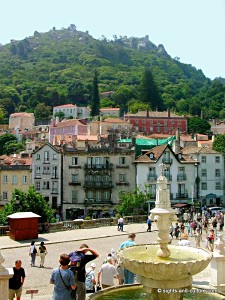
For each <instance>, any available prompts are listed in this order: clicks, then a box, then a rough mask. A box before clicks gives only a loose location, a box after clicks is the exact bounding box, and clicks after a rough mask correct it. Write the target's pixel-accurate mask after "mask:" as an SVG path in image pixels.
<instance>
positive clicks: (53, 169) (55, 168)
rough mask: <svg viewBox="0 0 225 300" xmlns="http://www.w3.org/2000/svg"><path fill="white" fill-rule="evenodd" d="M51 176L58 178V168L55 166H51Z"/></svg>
mask: <svg viewBox="0 0 225 300" xmlns="http://www.w3.org/2000/svg"><path fill="white" fill-rule="evenodd" d="M52 178H58V168H57V166H53V167H52Z"/></svg>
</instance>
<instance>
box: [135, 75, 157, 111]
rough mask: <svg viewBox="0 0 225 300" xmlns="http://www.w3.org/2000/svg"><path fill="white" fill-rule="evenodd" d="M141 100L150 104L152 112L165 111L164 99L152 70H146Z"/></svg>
mask: <svg viewBox="0 0 225 300" xmlns="http://www.w3.org/2000/svg"><path fill="white" fill-rule="evenodd" d="M139 96H140V100H141V101H142V102H144V103H148V104H149V105H150V107H151V109H152V110H155V109H158V110H163V102H162V98H161V96H160V94H159V91H158V88H157V85H156V83H155V80H154V77H153V75H152V72H151V70H150V69H145V71H144V73H143V77H142V81H141V86H140V95H139Z"/></svg>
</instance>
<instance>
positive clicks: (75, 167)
mask: <svg viewBox="0 0 225 300" xmlns="http://www.w3.org/2000/svg"><path fill="white" fill-rule="evenodd" d="M69 169H81V165H70V166H69Z"/></svg>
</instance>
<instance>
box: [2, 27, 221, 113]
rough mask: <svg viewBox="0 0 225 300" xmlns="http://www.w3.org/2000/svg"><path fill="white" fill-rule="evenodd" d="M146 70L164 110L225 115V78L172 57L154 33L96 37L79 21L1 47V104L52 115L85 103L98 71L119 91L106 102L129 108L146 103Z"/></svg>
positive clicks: (106, 86)
mask: <svg viewBox="0 0 225 300" xmlns="http://www.w3.org/2000/svg"><path fill="white" fill-rule="evenodd" d="M146 68H147V69H149V70H151V72H152V75H153V78H154V81H155V84H156V85H157V88H158V90H159V94H160V97H161V99H162V101H163V104H164V109H168V108H171V109H172V110H173V111H176V112H177V113H181V114H184V113H187V114H192V115H196V114H197V115H200V114H201V110H202V113H203V115H204V117H205V118H218V117H220V118H224V117H225V106H224V103H225V102H224V100H225V85H224V84H223V79H220V80H214V81H211V80H210V79H208V78H206V77H205V75H204V74H203V72H202V71H201V70H197V69H196V68H194V67H193V66H191V65H187V64H183V63H181V62H180V61H179V59H178V58H176V59H173V58H171V57H170V55H169V54H167V52H166V51H165V49H164V47H163V45H159V46H156V45H154V44H153V43H152V42H151V41H149V40H148V37H145V38H127V37H116V36H114V39H113V40H111V41H108V40H107V39H106V38H105V37H102V39H101V40H96V39H94V38H93V37H92V36H90V35H89V34H88V32H80V31H77V30H76V26H75V25H70V26H69V27H68V28H67V29H61V30H56V29H55V28H53V29H52V30H50V31H49V32H47V33H39V32H37V31H36V32H35V33H34V35H33V36H32V37H28V38H25V39H24V40H22V41H11V43H9V44H7V45H4V46H3V45H2V46H1V47H0V107H1V108H2V109H3V112H4V116H5V118H7V117H8V115H9V114H11V113H13V112H14V111H29V112H34V113H35V116H36V117H37V118H47V117H48V116H49V115H50V114H51V109H52V107H53V106H55V105H59V104H64V103H74V104H77V105H79V106H85V105H87V104H89V103H90V98H91V92H92V81H93V76H94V71H95V70H97V72H98V83H99V91H100V92H105V91H114V94H113V96H112V99H111V100H107V99H102V100H101V106H108V105H110V106H115V107H116V106H120V107H121V108H122V111H127V110H128V107H130V106H132V105H131V104H133V103H138V102H139V101H140V97H139V92H140V84H141V80H142V76H143V72H144V70H145V69H146ZM0 116H1V114H0Z"/></svg>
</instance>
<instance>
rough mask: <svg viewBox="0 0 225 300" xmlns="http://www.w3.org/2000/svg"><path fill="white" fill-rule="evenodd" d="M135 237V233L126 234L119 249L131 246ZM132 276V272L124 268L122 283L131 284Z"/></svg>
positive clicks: (132, 281)
mask: <svg viewBox="0 0 225 300" xmlns="http://www.w3.org/2000/svg"><path fill="white" fill-rule="evenodd" d="M135 237H136V234H135V233H130V234H129V235H128V240H127V241H125V242H123V243H122V244H120V247H119V250H123V249H125V248H127V247H131V246H134V245H136V243H135ZM134 277H135V274H134V273H132V272H131V271H129V270H127V269H125V268H124V283H125V284H133V283H134Z"/></svg>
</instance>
